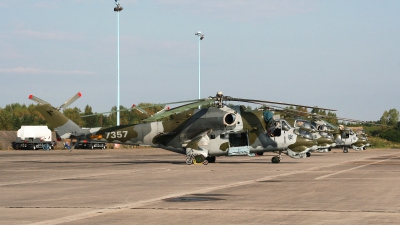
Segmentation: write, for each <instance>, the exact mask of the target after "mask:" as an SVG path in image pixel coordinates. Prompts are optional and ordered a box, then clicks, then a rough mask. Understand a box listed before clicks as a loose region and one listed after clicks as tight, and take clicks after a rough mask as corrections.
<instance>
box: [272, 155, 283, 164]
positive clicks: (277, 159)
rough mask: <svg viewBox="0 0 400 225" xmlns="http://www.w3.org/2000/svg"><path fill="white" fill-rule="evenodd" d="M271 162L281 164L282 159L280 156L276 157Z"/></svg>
mask: <svg viewBox="0 0 400 225" xmlns="http://www.w3.org/2000/svg"><path fill="white" fill-rule="evenodd" d="M271 162H272V163H280V162H281V159H280V158H279V157H278V156H274V157H272V159H271Z"/></svg>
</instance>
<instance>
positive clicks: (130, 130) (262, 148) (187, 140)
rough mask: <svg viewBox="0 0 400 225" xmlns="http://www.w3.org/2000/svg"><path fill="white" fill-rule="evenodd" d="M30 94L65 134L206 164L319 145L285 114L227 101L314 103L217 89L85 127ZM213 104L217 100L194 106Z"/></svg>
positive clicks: (299, 154) (298, 154) (297, 153)
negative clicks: (132, 121)
mask: <svg viewBox="0 0 400 225" xmlns="http://www.w3.org/2000/svg"><path fill="white" fill-rule="evenodd" d="M31 96H32V95H31ZM30 99H32V100H35V101H36V102H38V103H39V104H38V106H37V110H38V111H39V112H40V113H41V114H42V115H43V117H44V118H45V120H46V121H47V122H48V123H49V124H50V125H51V126H52V127H54V128H55V131H56V132H57V134H59V135H60V136H61V137H64V138H66V137H70V138H76V139H79V140H96V141H103V142H108V143H118V144H125V145H148V146H154V147H160V148H163V149H166V150H169V151H173V152H176V153H180V154H184V155H186V163H187V164H194V163H196V164H198V163H203V164H205V165H206V164H208V163H214V162H215V161H216V157H217V156H248V155H251V154H262V153H264V152H277V153H278V155H277V156H274V157H272V159H271V162H272V163H279V162H280V161H281V159H282V153H286V154H287V155H289V156H290V157H292V158H305V157H306V156H307V155H306V153H307V152H308V151H309V150H310V149H311V147H312V146H314V145H316V142H315V141H314V140H313V139H312V137H306V136H302V135H299V133H297V132H296V130H295V128H293V127H291V126H290V125H289V123H288V122H287V121H285V120H284V119H279V120H274V119H273V114H272V112H271V111H267V110H252V111H247V110H246V107H244V106H228V105H226V104H225V102H227V101H237V102H248V103H255V104H265V103H273V104H281V105H294V106H301V107H307V108H315V106H314V107H311V106H303V105H297V104H289V103H282V102H272V101H264V100H254V99H241V98H233V97H229V96H224V95H223V94H222V92H218V93H217V95H216V96H214V97H209V98H205V99H196V100H188V101H181V102H174V103H187V102H189V103H187V104H184V105H182V106H178V107H175V108H172V109H169V110H166V111H164V112H161V113H157V114H155V115H153V116H149V117H147V118H145V119H143V120H142V121H141V123H140V124H136V125H120V126H114V127H97V128H87V129H84V128H81V127H79V126H78V125H77V124H76V123H74V122H73V121H72V120H70V119H68V118H67V117H66V116H64V115H63V114H62V113H61V112H60V111H59V109H58V108H55V107H53V106H51V105H50V104H49V103H47V102H45V101H43V100H38V99H39V98H37V97H30ZM209 104H214V105H215V106H211V107H208V108H201V109H197V108H195V107H198V106H204V105H209ZM320 109H323V110H330V111H335V110H332V109H324V108H320ZM160 120H162V121H160Z"/></svg>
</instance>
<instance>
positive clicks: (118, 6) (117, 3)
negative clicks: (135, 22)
mask: <svg viewBox="0 0 400 225" xmlns="http://www.w3.org/2000/svg"><path fill="white" fill-rule="evenodd" d="M115 4H116V5H117V6H115V7H114V12H117V55H118V56H117V74H118V75H117V76H118V81H117V93H118V94H117V126H119V12H120V11H122V10H123V8H122V6H121V5H120V4H119V0H115Z"/></svg>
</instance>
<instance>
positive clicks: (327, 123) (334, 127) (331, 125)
mask: <svg viewBox="0 0 400 225" xmlns="http://www.w3.org/2000/svg"><path fill="white" fill-rule="evenodd" d="M322 121H323V122H324V123H325V125H327V126H330V127H332V128H333V129H335V130H337V129H338V127H337V126H335V125H333V124H331V123H329V122H327V121H325V120H322Z"/></svg>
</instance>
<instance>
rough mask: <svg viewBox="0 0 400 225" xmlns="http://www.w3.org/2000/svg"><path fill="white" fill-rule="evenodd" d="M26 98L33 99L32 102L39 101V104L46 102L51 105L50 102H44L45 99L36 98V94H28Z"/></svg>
mask: <svg viewBox="0 0 400 225" xmlns="http://www.w3.org/2000/svg"><path fill="white" fill-rule="evenodd" d="M28 98H29V99H30V100H32V101H34V102H37V103H39V104H40V105H46V104H49V105H51V104H50V103H48V102H46V101H45V100H43V99H40V98H38V97H36V96H34V95H29V97H28Z"/></svg>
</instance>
